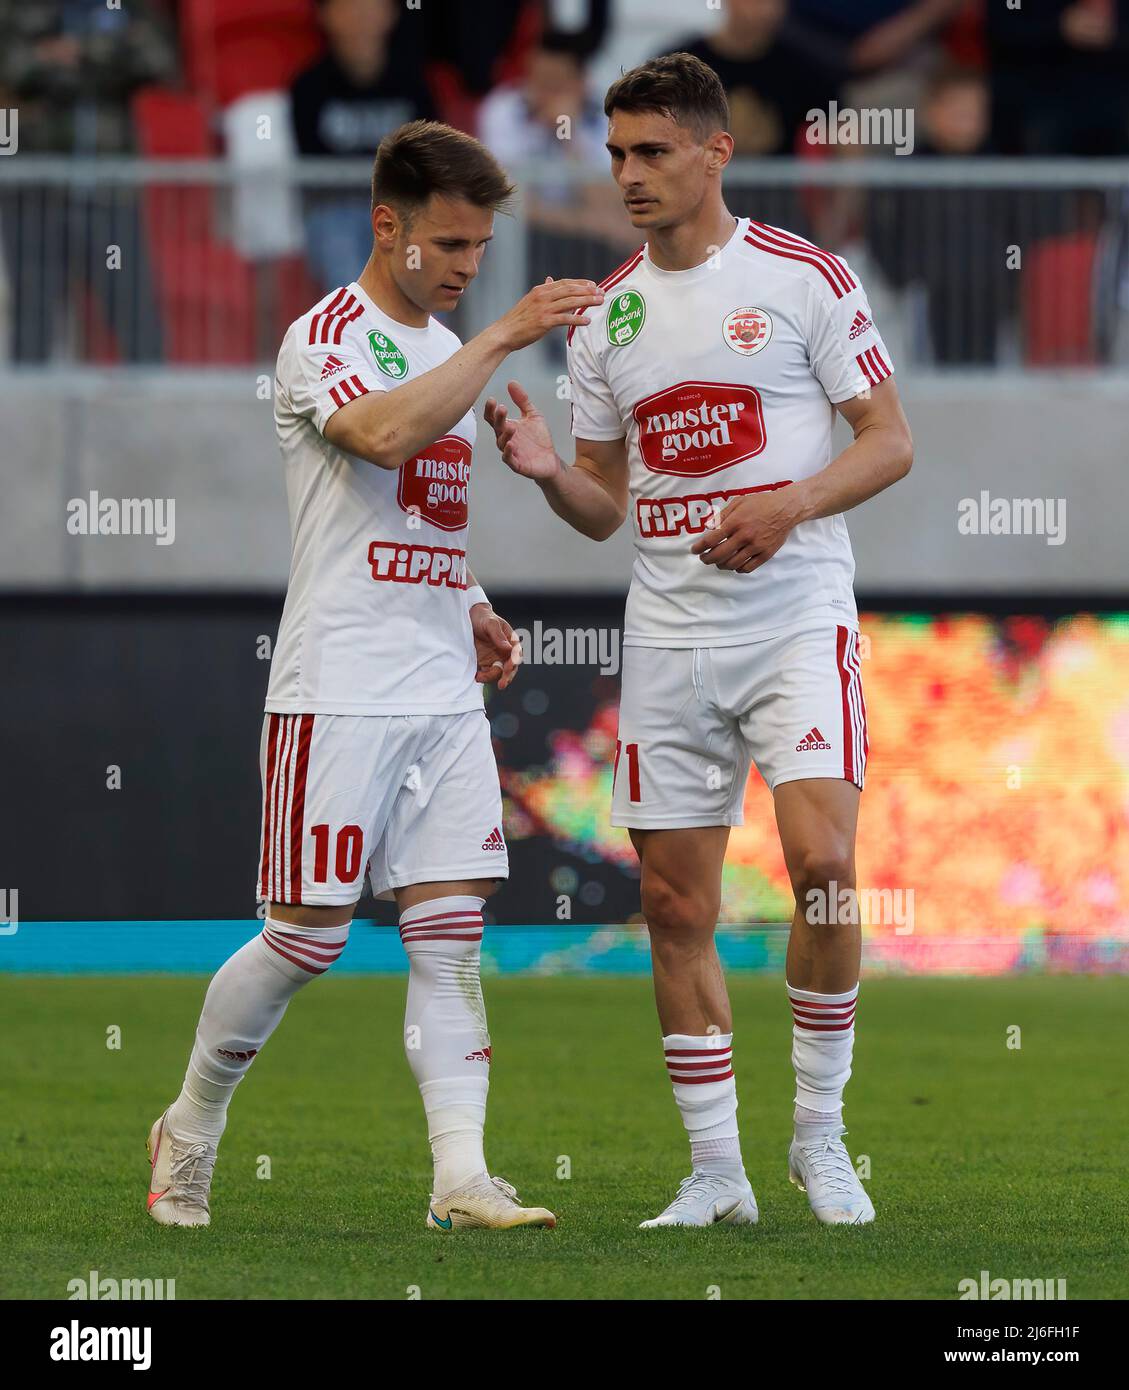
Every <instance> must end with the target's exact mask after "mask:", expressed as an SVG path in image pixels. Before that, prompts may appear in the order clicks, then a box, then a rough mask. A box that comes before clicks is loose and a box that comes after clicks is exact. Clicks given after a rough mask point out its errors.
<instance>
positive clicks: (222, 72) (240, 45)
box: [180, 0, 322, 107]
mask: <svg viewBox="0 0 1129 1390" xmlns="http://www.w3.org/2000/svg"><path fill="white" fill-rule="evenodd" d="M180 43H181V50H182V52H183V55H184V67H185V74H186V77H187V80H188V83H189V85H190V86H191V87H193V88H194V89H195V90H196V91H198V92H201V93H202V94H204V95H205V97H206V99H207V100H208V101H209V103H210V104H211V105H213V106H221V107H222V106H227V105H228V104H229V103H230V102H232V101H235V100H236V98H237V97H241V96H244V95H245V94H246V93H247V92H265V91H275V90H278V89H280V88H287V87H289V86H290V82H291V80H292V78H293V77H294V76H295V75H296V74H297V73H299V72H300V71H301V70H302V69H303V68H304V67H307V66H308V65H309V64H310V63H312V62H313V61H314V59H315V58H317V56H318V55H319V53H320V52H321V51H322V37H321V31H320V29H319V28H318V23H317V15H316V7H315V4H314V0H181V5H180Z"/></svg>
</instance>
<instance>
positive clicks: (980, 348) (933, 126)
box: [867, 66, 1014, 366]
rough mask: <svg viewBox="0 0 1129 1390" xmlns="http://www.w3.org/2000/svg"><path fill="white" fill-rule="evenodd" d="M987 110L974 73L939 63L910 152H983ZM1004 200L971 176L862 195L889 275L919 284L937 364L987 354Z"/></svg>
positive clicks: (1004, 293) (1005, 307) (992, 351)
mask: <svg viewBox="0 0 1129 1390" xmlns="http://www.w3.org/2000/svg"><path fill="white" fill-rule="evenodd" d="M988 117H989V101H988V88H987V83H986V81H985V78H984V77H983V75H982V74H981V73H979V72H976V71H974V70H971V69H966V68H959V67H955V66H953V67H945V68H943V69H941V70H940V71H939V72H938V73H936V74H935V76H934V77H933V78H932V80H931V81H930V83H929V86H928V88H927V91H926V95H925V101H924V105H923V109H922V111H921V121H920V127H921V128H920V129H919V131H918V136H917V140H916V144H915V151H914V156H913V157H914V158H917V159H922V158H925V159H928V158H939V157H944V156H957V157H964V158H969V157H972V156H975V155H983V154H988V153H990V139H989V132H990V123H989V118H988ZM1012 205H1013V199H1010V198H1009V196H1008V194H1007V192H1006V191H1004V190H999V189H994V188H988V187H984V186H981V185H976V184H974V183H970V184H968V185H956V186H937V187H924V188H921V187H916V186H908V187H906V188H904V189H902V188H886V189H875V190H873V191H872V192H871V194H870V198H869V204H868V217H867V240H868V242H869V244H870V248H871V250H872V251H873V253H874V255H875V258H876V259H877V261H878V263H879V264H880V266H881V267H882V270H883V272H884V273H885V275H886V278H887V279H888V280H889V281H890V282H891V284H893V285H894V286H895V287H896V288H898V289H902V288H905V287H908V286H911V285H912V286H917V287H919V288H920V289H921V290H922V291H923V293H924V301H925V312H926V318H927V322H928V332H929V340H930V345H931V347H932V355H933V358H934V360H935V361H936V362H937V363H938V364H939V365H942V366H951V365H960V364H972V363H987V362H992V361H994V360H995V358H996V351H997V334H998V330H999V324H1000V320H1001V319H1003V318H1005V317H1006V316H1008V315H1009V314H1010V313H1011V311H1012V308H1013V304H1012V298H1013V285H1012V283H1011V280H1009V271H1008V269H1007V265H1006V259H1005V251H1006V247H1007V245H1008V243H1009V241H1010V240H1011V233H1010V231H1009V225H1008V219H1009V208H1011V207H1012ZM1012 230H1013V229H1012ZM1013 278H1014V277H1013Z"/></svg>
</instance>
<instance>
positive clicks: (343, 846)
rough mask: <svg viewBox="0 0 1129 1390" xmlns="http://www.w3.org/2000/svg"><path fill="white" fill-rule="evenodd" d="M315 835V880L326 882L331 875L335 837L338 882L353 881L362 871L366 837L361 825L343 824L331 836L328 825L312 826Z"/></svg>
mask: <svg viewBox="0 0 1129 1390" xmlns="http://www.w3.org/2000/svg"><path fill="white" fill-rule="evenodd" d="M310 834H311V835H312V836H313V837H314V882H315V883H326V882H327V881H328V875H329V846H330V840H331V838H332V839H333V850H334V859H333V868H334V872H335V874H336V876H337V881H338V883H352V882H353V881H354V880H355V879H356V877H357V875H358V874H359V873H360V872H361V856H362V854H363V853H364V843H365V837H364V833H363V831H362V830H361V827H360V826H359V825H343V826H342V827H341V829H340V830H339V831H338V832H337V835H336V837H331V835H330V829H329V826H328V825H312V826H310Z"/></svg>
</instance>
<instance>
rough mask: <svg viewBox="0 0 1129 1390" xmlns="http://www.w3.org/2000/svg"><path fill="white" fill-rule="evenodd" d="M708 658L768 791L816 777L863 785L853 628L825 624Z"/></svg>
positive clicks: (862, 722) (863, 741)
mask: <svg viewBox="0 0 1129 1390" xmlns="http://www.w3.org/2000/svg"><path fill="white" fill-rule="evenodd" d="M712 656H713V661H714V666H715V670H717V672H718V683H719V687H720V689H721V690H722V691H723V695H724V702H725V704H726V706H727V707H729V708H732V709H734V711H735V712H736V713H737V715H738V717H739V721H740V727H741V732H742V734H743V736H744V738H745V741H746V743H747V744H748V747H749V749H750V751H751V753H752V757H753V761H754V762H755V763H756V765H757V768H758V770H759V771H760V773H761V776H762V777H763V778H764V780H765V782H766V783H767V784H768V787H769V790H770V791H772V792H773V793H775V792H776V791H777V789H778V788H779V787H781V786H782V785H783V784H785V783H789V782H799V781H805V780H807V779H816V778H819V779H833V780H842V781H846V782H849V783H852V784H853V785H854V786H855V787H857V788H859V789H860V790H861V788H862V786H863V782H864V778H865V773H866V755H867V751H868V742H867V731H866V705H865V702H864V700H863V694H862V677H861V675H860V672H859V657H858V633H857V632H855V631H854V630H853V629H850V628H846V627H843V626H839V625H837V624H835V623H828V624H825V625H823V626H820V627H817V628H809V629H807V630H805V631H799V632H794V633H785V634H782V635H781V636H779V637H774V638H770V639H768V640H766V641H763V642H754V643H750V644H748V645H746V646H742V647H726V648H719V649H716V650H715V651H714V652H713V653H712Z"/></svg>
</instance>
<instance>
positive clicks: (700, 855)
mask: <svg viewBox="0 0 1129 1390" xmlns="http://www.w3.org/2000/svg"><path fill="white" fill-rule="evenodd" d="M629 834H630V835H631V843H632V844H633V845H634V846H635V852H636V854H638V856H639V866H640V874H639V893H640V898H641V905H642V908H643V916H644V918H645V920H646V922H647V926H648V928H649V929H650V930H651V931H652V932H654V931H658V932H663V931H665V932H677V933H698V932H710V933H712V932H713V929H714V927H715V926H716V925H717V915H718V912H719V910H720V908H721V871H722V866H723V864H724V863H725V850H726V846H727V845H728V843H729V826H727V825H705V826H692V827H686V828H683V829H676V830H640V829H632V830H631V831H629Z"/></svg>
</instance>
